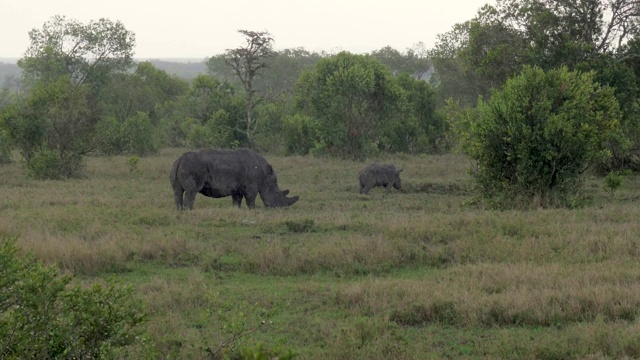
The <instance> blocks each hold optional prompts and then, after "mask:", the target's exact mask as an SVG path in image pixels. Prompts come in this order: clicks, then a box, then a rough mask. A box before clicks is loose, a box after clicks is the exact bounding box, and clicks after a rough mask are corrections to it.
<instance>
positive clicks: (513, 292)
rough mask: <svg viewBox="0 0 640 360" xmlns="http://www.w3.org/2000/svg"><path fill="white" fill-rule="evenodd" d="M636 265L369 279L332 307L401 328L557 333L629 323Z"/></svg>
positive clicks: (473, 269)
mask: <svg viewBox="0 0 640 360" xmlns="http://www.w3.org/2000/svg"><path fill="white" fill-rule="evenodd" d="M638 279H640V266H637V265H635V264H629V263H617V262H616V263H611V262H609V263H603V264H590V265H573V266H560V265H544V266H539V265H534V264H527V263H519V264H479V265H468V266H459V267H456V268H452V269H450V270H446V271H441V272H438V273H434V275H433V276H425V277H424V278H423V279H411V280H397V279H375V280H374V279H372V280H369V281H366V282H362V283H359V284H356V285H349V286H344V287H342V288H341V289H339V290H338V291H337V292H336V301H337V302H338V304H340V305H341V306H345V307H347V308H349V309H352V310H353V311H356V313H361V314H368V315H377V316H380V315H383V316H388V318H389V319H390V320H392V321H394V322H397V323H399V324H404V325H412V326H415V325H424V324H430V323H443V324H448V325H455V326H464V327H469V326H471V327H473V326H513V325H527V326H563V325H566V324H570V323H575V322H589V321H593V320H595V319H596V318H597V317H598V316H601V317H603V318H604V319H605V320H607V321H617V320H625V321H634V320H635V319H636V318H637V317H638V315H639V314H640V282H638V281H637V280H638Z"/></svg>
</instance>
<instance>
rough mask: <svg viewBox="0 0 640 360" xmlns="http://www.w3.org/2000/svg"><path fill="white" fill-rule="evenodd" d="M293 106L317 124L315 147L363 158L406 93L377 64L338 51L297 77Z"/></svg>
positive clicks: (362, 57) (385, 70)
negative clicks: (295, 102)
mask: <svg viewBox="0 0 640 360" xmlns="http://www.w3.org/2000/svg"><path fill="white" fill-rule="evenodd" d="M296 101H297V108H298V109H300V110H302V111H303V113H304V114H305V115H308V116H310V117H313V118H315V119H317V120H318V125H319V126H318V137H319V141H318V143H319V144H322V146H323V147H325V148H326V150H327V151H328V152H329V153H334V154H338V155H342V156H349V157H361V156H363V155H364V153H365V152H367V151H369V150H370V147H371V144H372V143H373V142H375V141H376V140H377V138H378V136H379V133H380V126H381V124H383V123H385V122H389V121H393V120H395V119H396V117H395V116H394V114H396V113H397V111H398V110H400V109H401V106H402V103H403V101H404V93H403V91H402V89H401V88H400V87H399V86H398V84H397V82H396V81H395V79H394V78H392V77H391V74H390V72H389V69H388V68H387V67H386V66H384V65H382V64H381V63H380V62H379V61H377V60H376V59H374V58H372V57H369V56H363V55H354V54H350V53H348V52H341V53H339V54H338V55H336V56H334V57H332V58H325V59H322V60H321V61H319V62H318V64H317V65H316V68H315V69H314V70H313V71H310V72H307V73H305V74H303V75H302V76H301V77H300V79H299V81H298V84H297V86H296Z"/></svg>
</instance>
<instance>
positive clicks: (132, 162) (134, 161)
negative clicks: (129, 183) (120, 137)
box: [127, 155, 140, 174]
mask: <svg viewBox="0 0 640 360" xmlns="http://www.w3.org/2000/svg"><path fill="white" fill-rule="evenodd" d="M139 162H140V158H139V157H137V156H135V155H133V156H131V157H129V159H127V166H129V174H133V173H135V172H137V171H138V163H139Z"/></svg>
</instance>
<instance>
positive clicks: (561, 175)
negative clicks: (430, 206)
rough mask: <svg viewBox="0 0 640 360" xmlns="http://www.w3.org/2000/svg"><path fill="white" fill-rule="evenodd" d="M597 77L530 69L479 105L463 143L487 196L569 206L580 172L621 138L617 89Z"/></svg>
mask: <svg viewBox="0 0 640 360" xmlns="http://www.w3.org/2000/svg"><path fill="white" fill-rule="evenodd" d="M594 76H595V73H593V72H590V73H578V72H570V71H568V70H567V68H561V69H557V70H549V71H548V72H544V71H543V70H542V69H540V68H535V67H525V68H524V70H523V71H522V73H521V74H520V75H518V76H516V77H514V78H512V79H510V80H508V81H507V83H506V84H505V85H504V87H503V88H502V89H501V90H500V91H497V92H495V93H494V94H493V96H492V97H491V100H490V102H483V101H480V102H479V104H478V109H479V113H480V116H479V119H478V120H477V121H476V122H474V123H471V129H470V134H469V138H468V139H469V140H468V141H469V143H468V144H465V146H463V148H464V149H465V150H466V152H467V154H468V155H469V157H470V158H471V159H473V160H475V161H476V162H477V172H476V173H475V174H474V178H475V180H476V181H477V183H478V185H479V187H480V190H481V192H482V195H484V196H486V197H487V198H492V199H493V200H496V201H497V203H498V204H504V203H502V200H512V199H523V198H524V199H526V200H528V201H531V200H534V199H537V200H538V201H540V204H541V205H545V206H546V205H559V204H560V205H567V204H568V202H569V201H570V197H571V195H572V194H574V193H575V192H576V191H577V190H579V189H580V175H581V173H582V172H584V170H585V169H586V168H587V167H588V166H589V165H592V164H593V163H594V162H596V161H599V160H601V159H602V158H606V157H607V156H608V155H609V152H608V151H607V149H606V143H607V141H609V140H610V139H611V138H613V137H614V136H616V135H618V130H619V119H620V116H621V114H620V110H619V107H618V103H617V101H616V99H615V96H614V94H613V89H612V88H609V87H601V86H600V85H599V84H597V83H596V82H595V81H594Z"/></svg>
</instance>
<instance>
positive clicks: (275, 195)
mask: <svg viewBox="0 0 640 360" xmlns="http://www.w3.org/2000/svg"><path fill="white" fill-rule="evenodd" d="M287 194H289V190H288V189H285V190H280V188H279V187H278V179H277V177H276V173H275V171H273V168H272V167H271V165H268V166H267V180H266V181H265V184H263V186H262V189H261V190H260V197H261V198H262V202H264V206H266V207H272V208H276V207H285V206H291V205H293V204H295V203H296V202H297V201H298V199H300V197H299V196H297V195H296V196H292V197H287Z"/></svg>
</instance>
